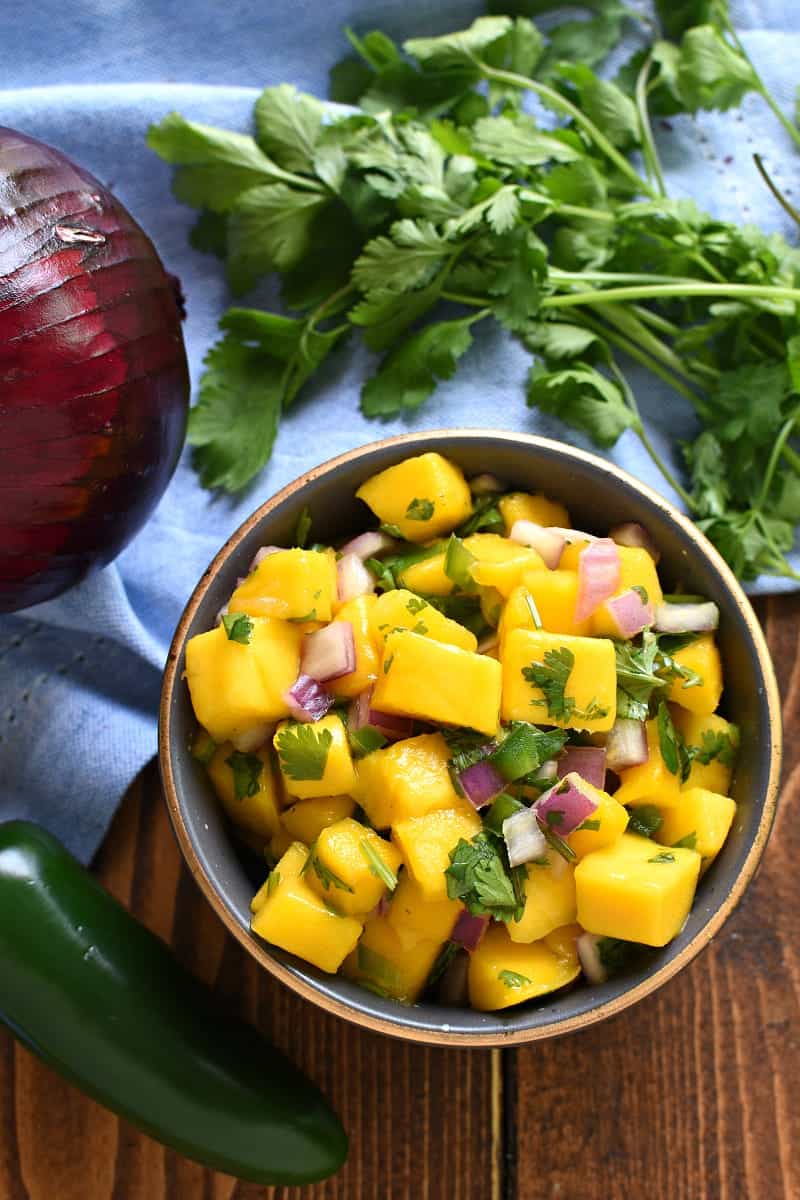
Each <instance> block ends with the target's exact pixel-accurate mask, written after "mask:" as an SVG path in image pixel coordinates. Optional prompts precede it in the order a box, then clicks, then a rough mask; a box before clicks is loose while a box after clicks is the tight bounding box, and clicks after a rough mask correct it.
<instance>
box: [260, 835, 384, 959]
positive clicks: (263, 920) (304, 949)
mask: <svg viewBox="0 0 800 1200" xmlns="http://www.w3.org/2000/svg"><path fill="white" fill-rule="evenodd" d="M291 853H293V848H292V847H290V848H289V850H288V851H287V854H291ZM305 856H306V855H305V850H304V851H303V857H304V858H305ZM285 858H286V855H284V858H282V859H281V861H280V862H279V863H278V865H277V867H275V869H274V871H272V873H271V874H270V877H269V879H268V880H267V885H266V898H265V899H264V900H263V902H262V903H261V905H260V907H259V908H258V909H257V911H256V912H255V913H254V914H253V918H252V920H251V922H250V928H251V929H252V930H253V933H256V934H258V936H259V937H262V938H264V939H265V940H266V941H268V942H271V943H272V944H273V946H280V948H281V949H282V950H288V952H289V953H290V954H296V955H297V957H298V958H303V959H305V960H306V962H310V963H313V964H314V966H315V967H319V969H320V970H321V971H330V972H331V973H332V972H334V971H338V969H339V967H340V966H341V965H342V963H343V962H344V960H345V959H346V958H347V955H348V954H349V953H350V952H351V951H352V949H353V948H354V946H355V945H356V943H357V941H358V939H359V938H360V937H361V931H362V929H363V928H364V926H363V924H362V923H361V921H357V920H356V919H355V918H354V917H343V916H340V915H339V913H337V912H335V911H334V910H333V909H332V908H331V907H330V906H329V905H328V904H326V903H325V901H324V900H322V899H320V897H319V896H318V895H317V894H316V892H314V891H312V889H311V888H310V887H309V885H308V884H307V883H306V881H305V879H304V878H303V877H302V876H299V875H294V874H291V873H289V872H286V873H284V871H283V869H282V867H283V863H284V860H285Z"/></svg>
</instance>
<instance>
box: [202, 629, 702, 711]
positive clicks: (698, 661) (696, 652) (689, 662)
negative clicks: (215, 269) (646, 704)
mask: <svg viewBox="0 0 800 1200" xmlns="http://www.w3.org/2000/svg"><path fill="white" fill-rule="evenodd" d="M672 657H673V659H674V660H675V662H676V663H678V665H679V666H681V667H688V668H689V670H690V671H694V672H695V674H697V675H699V676H700V679H701V681H702V682H701V683H700V684H699V685H696V686H694V687H686V686H684V685H685V683H686V680H683V679H675V680H673V682H672V685H671V686H670V689H669V693H668V699H669V700H671V701H672V702H673V704H680V706H681V708H688V710H689V712H693V713H697V715H698V716H701V717H706V716H709V715H710V714H711V713H713V712H714V711H715V709H716V707H717V705H718V704H719V698H720V696H721V695H722V662H721V660H720V657H719V650H718V649H717V644H716V642H715V641H714V635H713V634H711V633H701V634H700V635H699V637H696V638H695V639H694V641H693V642H690V643H689V645H688V646H684V648H683V649H682V650H676V651H675V653H674V654H673V656H672ZM201 724H203V725H205V724H206V722H205V721H203V722H201ZM206 728H208V726H206Z"/></svg>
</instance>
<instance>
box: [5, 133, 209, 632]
mask: <svg viewBox="0 0 800 1200" xmlns="http://www.w3.org/2000/svg"><path fill="white" fill-rule="evenodd" d="M179 306H180V293H179V288H178V287H177V281H176V280H175V278H174V277H173V276H170V275H168V274H167V272H166V271H165V270H164V267H163V266H162V263H161V260H160V259H159V257H158V255H157V253H156V251H155V249H154V247H153V244H152V242H151V241H150V239H149V238H148V237H147V236H146V234H145V233H144V232H143V231H142V230H141V229H140V228H139V226H138V225H137V224H136V222H135V221H134V220H133V218H132V217H131V216H130V214H129V213H128V212H126V210H125V209H124V208H123V206H122V205H121V204H120V202H119V201H118V200H116V199H115V198H114V196H112V195H111V193H110V192H109V191H107V190H106V188H104V187H103V186H102V184H101V183H99V181H98V180H97V179H95V178H94V176H93V175H90V174H89V172H88V171H84V170H83V169H82V168H81V167H78V166H76V164H75V163H73V162H71V161H70V159H68V158H65V157H64V155H63V154H61V153H60V152H59V151H58V150H54V149H52V147H50V146H46V145H45V144H44V143H43V142H38V141H36V140H35V139H34V138H30V137H27V136H26V135H25V134H22V133H18V132H16V131H15V130H13V129H7V128H5V127H2V126H0V495H2V510H1V511H0V612H12V611H14V610H16V609H19V608H24V607H25V606H26V605H29V604H36V603H38V602H39V601H42V600H48V599H50V598H51V597H53V596H56V595H58V594H59V593H60V592H63V591H64V590H65V589H66V588H68V587H70V586H71V585H72V584H74V583H76V582H77V581H78V580H79V579H81V578H82V577H83V576H84V575H85V574H86V572H87V571H88V570H89V569H90V568H92V567H95V566H102V565H104V564H106V563H108V562H110V561H111V559H112V558H114V557H115V555H117V554H118V553H119V551H120V550H121V549H122V548H123V546H125V544H126V543H127V542H128V541H129V540H130V538H131V537H133V535H134V534H135V533H136V532H137V531H138V529H139V528H140V526H141V525H142V524H143V523H144V521H145V520H146V519H147V517H148V516H149V515H150V512H151V511H152V509H153V508H154V506H155V504H156V502H157V501H158V500H159V498H160V496H161V494H162V492H163V491H164V488H165V487H166V485H167V483H168V481H169V479H170V476H171V475H172V472H173V470H174V469H175V465H176V463H177V461H178V456H179V454H180V450H181V446H182V445H183V439H184V434H185V430H186V415H187V411H188V402H189V372H188V367H187V363H186V353H185V350H184V345H183V337H182V334H181V328H180V321H181V312H180V307H179Z"/></svg>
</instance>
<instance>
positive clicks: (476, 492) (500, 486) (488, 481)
mask: <svg viewBox="0 0 800 1200" xmlns="http://www.w3.org/2000/svg"><path fill="white" fill-rule="evenodd" d="M469 490H470V491H471V492H472V494H473V496H491V495H493V494H494V493H495V492H506V491H508V486H507V484H505V483H503V481H502V479H498V478H497V476H496V475H489V474H488V473H487V472H484V474H483V475H476V476H475V478H474V479H470V481H469Z"/></svg>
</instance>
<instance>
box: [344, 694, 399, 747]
mask: <svg viewBox="0 0 800 1200" xmlns="http://www.w3.org/2000/svg"><path fill="white" fill-rule="evenodd" d="M371 700H372V688H367V690H366V691H365V692H360V693H359V695H358V696H356V697H355V698H354V699H353V700H352V701H351V703H350V708H349V709H348V712H347V723H348V725H349V726H350V728H351V729H352V730H353V731H357V730H359V729H363V728H364V727H365V726H366V725H369V726H371V728H373V729H377V730H378V732H379V733H382V734H383V736H384V737H385V738H386V739H387V740H388V741H390V742H397V741H400V740H401V739H402V738H407V737H411V735H412V733H413V732H414V722H413V720H412V718H411V717H396V716H393V715H392V713H385V712H380V711H379V710H378V709H377V708H372V706H371Z"/></svg>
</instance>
